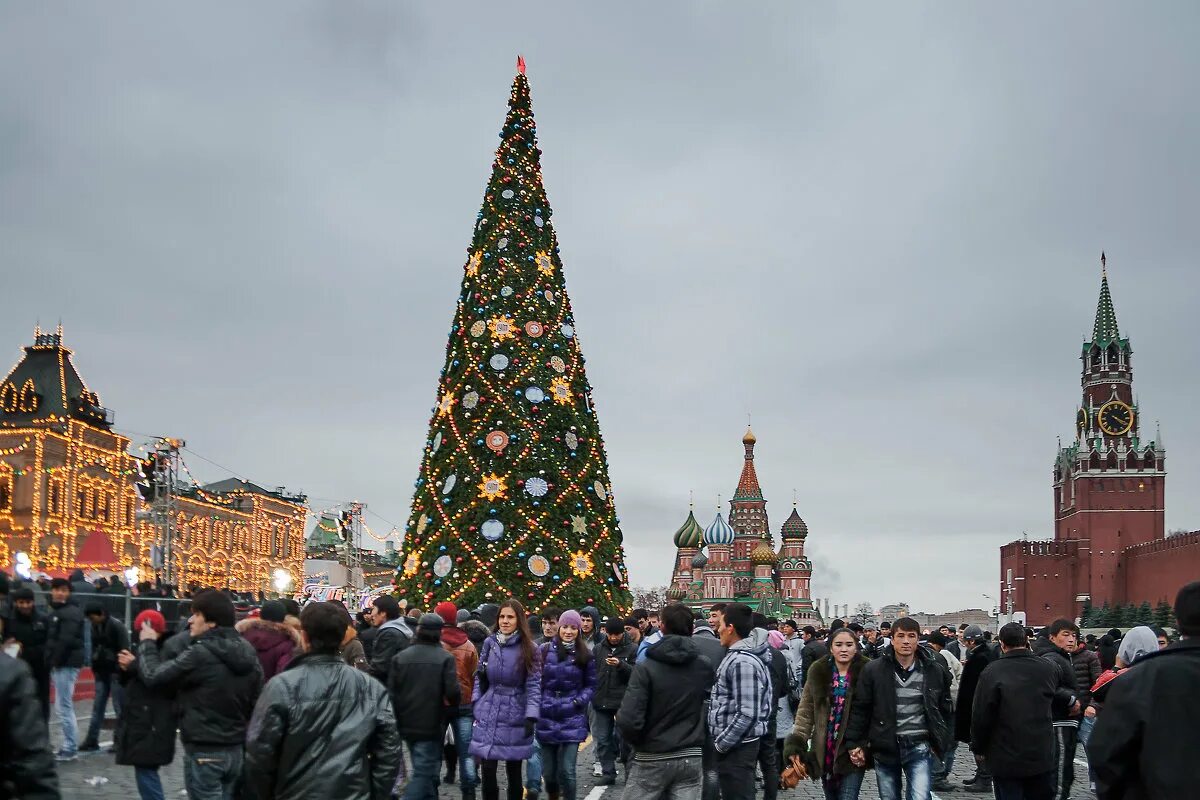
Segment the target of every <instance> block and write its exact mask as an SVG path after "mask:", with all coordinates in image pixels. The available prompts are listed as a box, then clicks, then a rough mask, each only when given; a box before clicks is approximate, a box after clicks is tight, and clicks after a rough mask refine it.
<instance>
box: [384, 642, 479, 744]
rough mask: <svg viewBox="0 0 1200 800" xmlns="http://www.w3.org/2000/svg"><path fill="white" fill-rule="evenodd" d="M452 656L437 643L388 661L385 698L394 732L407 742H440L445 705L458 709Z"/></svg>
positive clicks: (412, 648)
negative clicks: (392, 711)
mask: <svg viewBox="0 0 1200 800" xmlns="http://www.w3.org/2000/svg"><path fill="white" fill-rule="evenodd" d="M455 664H456V662H455V660H454V656H452V655H451V654H450V653H448V652H446V650H445V649H444V648H443V647H442V643H441V642H440V641H437V640H435V641H433V642H425V641H421V640H420V639H419V638H418V640H417V642H416V643H414V644H412V645H410V646H409V647H406V648H404V649H403V650H402V651H400V652H399V653H397V654H396V657H395V658H393V659H392V667H391V669H390V670H388V695H389V696H390V697H391V698H392V706H393V708H394V709H395V711H396V731H397V732H398V733H399V734H400V738H401V739H405V740H408V741H430V740H435V739H436V740H438V741H440V740H441V738H442V735H443V734H444V733H445V732H446V715H447V706H452V707H454V708H455V709H457V708H458V705H459V703H460V702H461V691H460V689H459V686H458V676H457V674H456V671H455Z"/></svg>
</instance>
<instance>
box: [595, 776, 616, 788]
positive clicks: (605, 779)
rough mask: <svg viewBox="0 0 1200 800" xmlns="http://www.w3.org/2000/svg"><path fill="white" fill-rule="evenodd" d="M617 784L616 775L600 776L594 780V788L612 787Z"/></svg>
mask: <svg viewBox="0 0 1200 800" xmlns="http://www.w3.org/2000/svg"><path fill="white" fill-rule="evenodd" d="M616 782H617V776H616V775H601V776H600V777H599V778H597V779H596V783H595V785H596V786H612V785H613V784H615V783H616Z"/></svg>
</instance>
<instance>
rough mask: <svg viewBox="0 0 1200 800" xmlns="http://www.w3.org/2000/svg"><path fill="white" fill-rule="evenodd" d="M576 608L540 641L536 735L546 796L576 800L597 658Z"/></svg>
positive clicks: (566, 612) (564, 616)
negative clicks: (577, 767)
mask: <svg viewBox="0 0 1200 800" xmlns="http://www.w3.org/2000/svg"><path fill="white" fill-rule="evenodd" d="M580 627H582V621H581V618H580V616H579V612H577V611H565V612H563V614H562V616H560V617H559V618H558V633H556V634H554V638H553V639H551V640H550V641H548V642H546V643H545V644H543V645H542V646H541V656H542V658H541V661H542V706H541V713H540V714H539V716H538V722H537V740H538V744H539V745H541V748H542V769H543V772H542V775H543V777H544V778H545V780H546V794H547V795H549V797H550V800H559V798H562V800H575V761H576V758H577V756H578V755H579V744H580V742H582V741H584V740H585V739H587V735H588V706H589V705H590V704H591V702H592V696H593V695H594V694H595V692H596V662H595V661H594V660H593V659H592V653H591V650H589V649H588V646H587V642H586V641H584V639H583V638H582V637H581V636H580V635H579V629H580Z"/></svg>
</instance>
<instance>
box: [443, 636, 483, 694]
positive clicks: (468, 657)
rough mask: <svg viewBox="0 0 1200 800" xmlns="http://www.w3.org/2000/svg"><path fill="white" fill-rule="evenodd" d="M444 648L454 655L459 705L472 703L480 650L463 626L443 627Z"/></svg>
mask: <svg viewBox="0 0 1200 800" xmlns="http://www.w3.org/2000/svg"><path fill="white" fill-rule="evenodd" d="M442 648H443V649H444V650H445V651H446V652H447V653H449V654H450V655H451V656H453V657H454V670H455V675H456V677H457V678H458V691H459V700H458V703H459V705H463V706H469V705H471V698H472V697H474V695H473V694H472V691H473V690H474V688H475V668H476V667H478V666H479V651H478V650H476V649H475V645H473V644H471V640H470V639H468V638H467V633H466V631H464V630H463V629H462V628H442Z"/></svg>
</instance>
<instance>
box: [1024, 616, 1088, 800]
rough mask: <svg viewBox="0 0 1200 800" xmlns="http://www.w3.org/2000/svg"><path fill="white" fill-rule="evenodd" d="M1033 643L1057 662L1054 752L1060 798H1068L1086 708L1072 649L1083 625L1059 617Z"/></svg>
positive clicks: (1038, 649)
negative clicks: (1081, 696) (1072, 661)
mask: <svg viewBox="0 0 1200 800" xmlns="http://www.w3.org/2000/svg"><path fill="white" fill-rule="evenodd" d="M1042 633H1043V634H1044V636H1042V637H1039V638H1038V639H1037V640H1036V641H1035V642H1034V645H1033V652H1034V653H1035V654H1036V655H1038V656H1040V657H1041V658H1043V659H1045V660H1046V661H1049V662H1050V663H1051V664H1052V665H1053V666H1054V672H1055V676H1056V678H1057V690H1056V691H1055V694H1054V706H1053V709H1052V710H1053V712H1054V754H1055V761H1056V764H1055V767H1056V769H1055V783H1054V785H1055V791H1054V797H1055V798H1056V800H1066V798H1068V797H1070V795H1071V784H1072V782H1073V781H1074V780H1075V747H1076V744H1077V742H1076V738H1077V735H1078V733H1079V715H1080V713H1081V712H1082V708H1081V703H1080V702H1079V690H1078V689H1077V688H1076V686H1075V666H1074V665H1073V664H1072V663H1071V653H1073V652H1075V643H1076V640H1077V637H1078V636H1079V628H1078V627H1076V626H1075V622H1074V621H1073V620H1069V619H1065V618H1064V619H1056V620H1055V621H1054V622H1051V623H1050V624H1049V625H1048V626H1047V627H1046V628H1045V630H1043V631H1042Z"/></svg>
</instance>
